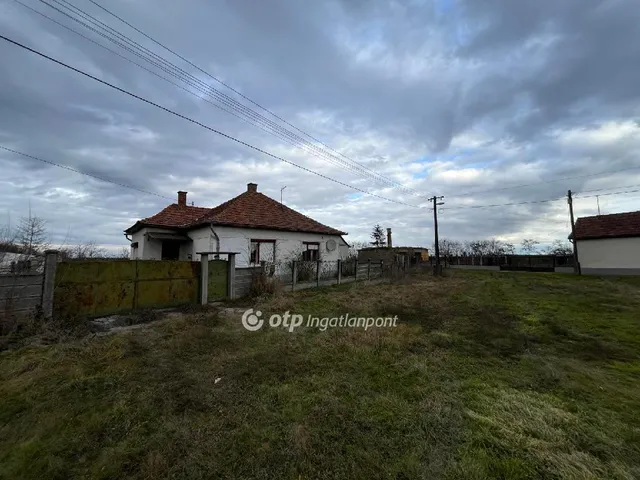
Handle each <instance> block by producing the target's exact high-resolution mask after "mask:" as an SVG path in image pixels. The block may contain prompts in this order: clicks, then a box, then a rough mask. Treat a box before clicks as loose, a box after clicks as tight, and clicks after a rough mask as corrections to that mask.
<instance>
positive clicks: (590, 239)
mask: <svg viewBox="0 0 640 480" xmlns="http://www.w3.org/2000/svg"><path fill="white" fill-rule="evenodd" d="M569 239H572V237H571V236H569ZM575 241H576V242H577V243H576V245H577V247H578V261H579V262H580V266H581V268H582V272H583V273H585V274H593V275H640V211H637V212H628V213H616V214H613V215H597V216H594V217H581V218H579V219H578V220H577V222H576V239H575Z"/></svg>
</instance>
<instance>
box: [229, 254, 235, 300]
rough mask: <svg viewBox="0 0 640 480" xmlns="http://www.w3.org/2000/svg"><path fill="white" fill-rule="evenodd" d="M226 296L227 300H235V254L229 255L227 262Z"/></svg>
mask: <svg viewBox="0 0 640 480" xmlns="http://www.w3.org/2000/svg"><path fill="white" fill-rule="evenodd" d="M227 296H228V297H229V300H233V299H234V298H236V254H235V253H230V254H229V261H228V262H227Z"/></svg>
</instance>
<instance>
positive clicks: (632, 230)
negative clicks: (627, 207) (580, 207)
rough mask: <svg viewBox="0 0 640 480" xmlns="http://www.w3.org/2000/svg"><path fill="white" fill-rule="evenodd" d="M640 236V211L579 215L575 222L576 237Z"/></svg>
mask: <svg viewBox="0 0 640 480" xmlns="http://www.w3.org/2000/svg"><path fill="white" fill-rule="evenodd" d="M615 237H640V211H638V212H628V213H614V214H612V215H598V216H595V217H581V218H579V219H578V221H577V222H576V238H577V239H578V240H587V239H595V238H615Z"/></svg>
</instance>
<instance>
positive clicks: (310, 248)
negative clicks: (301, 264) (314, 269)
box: [302, 242, 320, 261]
mask: <svg viewBox="0 0 640 480" xmlns="http://www.w3.org/2000/svg"><path fill="white" fill-rule="evenodd" d="M319 259H320V244H319V243H318V242H302V260H306V261H316V260H319Z"/></svg>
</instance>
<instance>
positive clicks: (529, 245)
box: [520, 238, 540, 255]
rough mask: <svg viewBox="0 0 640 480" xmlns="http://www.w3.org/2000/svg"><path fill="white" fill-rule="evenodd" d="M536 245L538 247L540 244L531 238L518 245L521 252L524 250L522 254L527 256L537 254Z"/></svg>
mask: <svg viewBox="0 0 640 480" xmlns="http://www.w3.org/2000/svg"><path fill="white" fill-rule="evenodd" d="M538 245H540V242H539V241H537V240H534V239H533V238H525V239H524V240H522V243H521V244H520V246H521V247H522V250H524V252H525V253H528V254H529V255H534V254H536V253H538Z"/></svg>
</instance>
